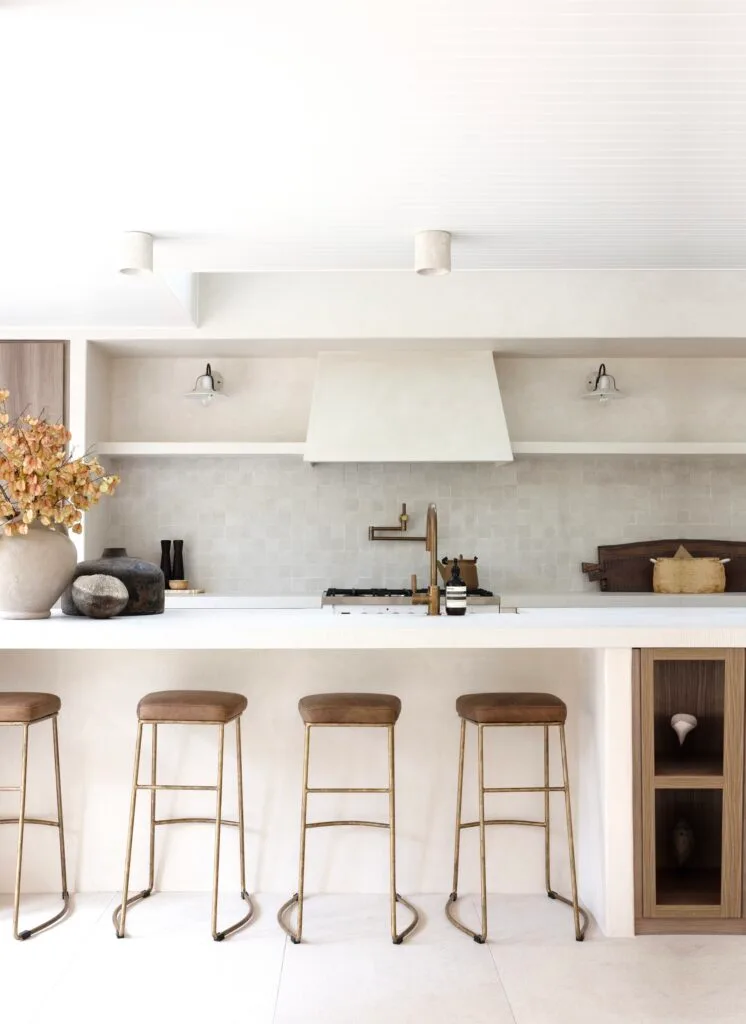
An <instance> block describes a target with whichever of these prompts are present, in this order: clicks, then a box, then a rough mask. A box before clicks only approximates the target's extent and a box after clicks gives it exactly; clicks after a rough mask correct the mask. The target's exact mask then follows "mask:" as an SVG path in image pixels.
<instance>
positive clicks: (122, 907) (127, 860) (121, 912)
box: [113, 722, 150, 939]
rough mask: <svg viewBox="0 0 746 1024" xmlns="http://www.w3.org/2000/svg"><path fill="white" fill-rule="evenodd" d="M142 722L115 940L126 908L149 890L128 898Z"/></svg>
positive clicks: (115, 917) (121, 935)
mask: <svg viewBox="0 0 746 1024" xmlns="http://www.w3.org/2000/svg"><path fill="white" fill-rule="evenodd" d="M142 725H143V723H142V722H138V723H137V740H136V742H135V767H134V771H133V773H132V795H131V797H130V818H129V825H128V828H127V851H126V853H125V855H124V880H123V882H122V902H121V903H120V904H119V906H118V907H117V908H116V909H115V911H114V914H113V920H114V927H115V928H116V930H117V938H118V939H123V938H124V925H125V921H126V918H127V908H128V907H131V906H132V904H133V903H138V902H139V901H140V900H144V899H146V898H147V897H148V896H150V889H143V890H142V892H139V893H137V894H136V895H135V896H131V897H129V898H128V893H129V888H130V867H131V866H132V837H133V835H134V831H135V810H136V807H137V780H138V778H139V776H140V752H141V751H142Z"/></svg>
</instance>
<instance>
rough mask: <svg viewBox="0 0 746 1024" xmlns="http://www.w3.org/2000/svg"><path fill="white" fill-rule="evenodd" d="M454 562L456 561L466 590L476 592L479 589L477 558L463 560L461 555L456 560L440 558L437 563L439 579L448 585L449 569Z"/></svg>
mask: <svg viewBox="0 0 746 1024" xmlns="http://www.w3.org/2000/svg"><path fill="white" fill-rule="evenodd" d="M454 561H458V567H459V570H460V572H461V579H462V580H463V581H464V583H465V584H466V588H467V590H478V589H479V572H478V570H477V556H476V555H474V557H473V558H464V556H463V555H459V556H458V559H453V558H441V560H440V561H439V562H438V572H439V573H440V576H441V579H442V580H443V582H444V583H448V581H449V579H450V578H451V569H452V567H453V563H454Z"/></svg>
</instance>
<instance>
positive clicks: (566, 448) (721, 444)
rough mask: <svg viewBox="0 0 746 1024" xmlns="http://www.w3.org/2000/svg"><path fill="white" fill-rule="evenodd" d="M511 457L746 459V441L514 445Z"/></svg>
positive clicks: (568, 442)
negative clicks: (737, 457) (663, 456)
mask: <svg viewBox="0 0 746 1024" xmlns="http://www.w3.org/2000/svg"><path fill="white" fill-rule="evenodd" d="M512 448H513V454H514V455H746V441H513V442H512Z"/></svg>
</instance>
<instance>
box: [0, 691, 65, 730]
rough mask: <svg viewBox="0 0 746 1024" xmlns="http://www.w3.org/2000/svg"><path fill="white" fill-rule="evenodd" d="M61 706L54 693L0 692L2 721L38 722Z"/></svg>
mask: <svg viewBox="0 0 746 1024" xmlns="http://www.w3.org/2000/svg"><path fill="white" fill-rule="evenodd" d="M61 707H62V702H61V701H60V698H59V697H57V696H56V695H55V694H54V693H0V722H24V723H26V722H36V721H37V720H38V719H39V718H46V717H47V715H56V714H57V712H58V711H59V710H60V708H61Z"/></svg>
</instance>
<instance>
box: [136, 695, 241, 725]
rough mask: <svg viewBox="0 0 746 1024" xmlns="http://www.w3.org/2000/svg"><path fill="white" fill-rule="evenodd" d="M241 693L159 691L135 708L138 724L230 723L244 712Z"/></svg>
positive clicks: (147, 696) (144, 698) (144, 699)
mask: <svg viewBox="0 0 746 1024" xmlns="http://www.w3.org/2000/svg"><path fill="white" fill-rule="evenodd" d="M246 704H247V700H246V698H245V697H244V696H242V695H241V694H240V693H224V692H222V691H220V690H159V691H158V692H156V693H148V694H146V696H145V697H143V698H142V700H141V701H140V703H139V704H138V705H137V717H138V718H139V719H140V721H141V722H221V723H222V722H230V721H232V720H233V719H234V718H236V717H237V716H238V715H240V714H243V712H244V711H245V710H246Z"/></svg>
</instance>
